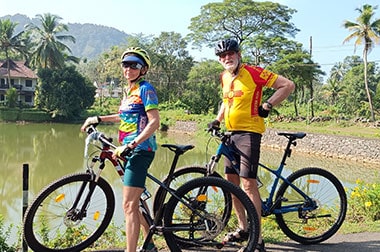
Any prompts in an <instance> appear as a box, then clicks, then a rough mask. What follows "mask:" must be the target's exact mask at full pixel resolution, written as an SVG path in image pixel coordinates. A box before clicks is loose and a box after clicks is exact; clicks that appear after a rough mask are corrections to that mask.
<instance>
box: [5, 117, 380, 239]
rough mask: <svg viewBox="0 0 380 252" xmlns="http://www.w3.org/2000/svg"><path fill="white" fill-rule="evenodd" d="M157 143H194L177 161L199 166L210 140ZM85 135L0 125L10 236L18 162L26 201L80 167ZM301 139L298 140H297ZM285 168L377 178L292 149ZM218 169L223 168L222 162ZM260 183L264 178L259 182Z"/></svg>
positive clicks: (370, 169) (166, 137)
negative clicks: (25, 180) (26, 185)
mask: <svg viewBox="0 0 380 252" xmlns="http://www.w3.org/2000/svg"><path fill="white" fill-rule="evenodd" d="M99 130H101V131H103V132H105V133H106V134H107V135H109V136H112V137H113V138H114V139H116V137H117V126H115V125H113V126H103V125H101V126H99ZM157 137H158V142H159V144H163V143H177V144H193V145H195V146H196V147H195V148H194V149H193V150H191V151H188V152H187V153H186V154H185V155H183V156H181V158H180V160H179V164H178V165H179V166H185V165H192V164H198V165H204V164H205V163H206V162H207V160H208V159H209V157H210V155H211V154H212V152H213V151H215V148H216V143H215V144H212V145H211V146H210V148H209V149H208V150H207V151H206V144H207V140H208V139H207V136H206V133H205V136H204V137H194V136H192V135H188V134H179V133H176V134H174V133H169V134H168V133H158V134H157ZM85 138H86V134H85V133H82V132H80V125H78V124H14V123H3V124H0V150H1V152H0V153H1V154H0V155H1V169H0V190H1V201H0V213H1V214H2V215H3V216H4V218H5V225H6V226H9V225H10V224H11V223H13V225H14V228H13V232H12V240H15V239H16V237H15V236H16V232H17V230H16V229H17V228H18V227H20V226H21V221H22V207H23V199H22V195H23V192H22V185H23V183H22V173H23V172H22V171H23V169H22V168H23V165H28V166H29V193H28V195H29V196H28V197H29V202H30V201H31V200H32V199H33V198H34V197H35V196H36V195H37V194H38V192H39V191H40V190H41V189H42V188H43V187H45V186H46V185H48V184H49V183H51V182H52V181H53V180H55V179H58V178H60V177H62V176H63V175H65V174H70V173H75V172H81V171H84V167H85V163H86V162H85V161H84V158H83V156H84V155H83V151H84V145H85V144H84V140H85ZM299 144H302V142H299ZM281 157H282V153H281V152H280V151H278V150H273V149H265V148H263V150H262V153H261V162H262V163H264V164H266V165H268V166H271V167H277V165H278V163H279V161H280V160H281ZM172 158H173V153H172V152H170V151H169V150H167V149H164V148H162V147H159V149H158V151H157V154H156V157H155V160H154V162H153V164H152V167H151V168H150V170H149V171H150V172H151V173H152V174H153V175H154V176H155V177H157V178H164V177H165V175H166V173H167V171H168V169H169V167H170V164H171V161H172ZM287 165H288V167H292V169H288V170H286V172H287V173H290V172H291V171H292V170H295V169H299V168H302V167H323V168H325V169H327V170H329V171H331V172H333V173H334V174H335V175H336V176H337V177H338V178H339V179H340V180H341V181H342V182H343V183H344V185H345V186H346V187H352V186H353V185H354V184H355V181H356V179H362V180H364V181H368V182H373V181H375V179H378V178H379V171H380V168H379V167H375V166H374V165H372V166H371V165H368V164H361V163H355V162H349V161H345V160H341V159H331V158H322V157H320V156H318V157H316V156H312V155H305V154H300V153H297V151H296V148H294V151H293V155H292V157H291V158H290V159H288V162H287ZM218 171H219V172H220V173H222V172H223V168H222V164H219V167H218ZM103 174H104V176H105V178H106V179H107V180H108V181H109V182H110V183H111V184H112V185H113V187H114V191H115V195H116V199H117V202H116V204H117V205H116V211H115V216H114V218H115V220H116V223H123V214H122V211H121V188H122V186H121V180H120V177H118V175H117V174H116V173H115V171H114V169H113V168H112V167H111V165H110V164H108V165H107V167H106V169H105V170H104V173H103ZM264 183H269V182H268V181H264ZM147 187H148V189H149V191H150V192H151V193H152V194H154V191H155V190H156V187H155V186H154V185H152V183H151V182H150V181H148V183H147Z"/></svg>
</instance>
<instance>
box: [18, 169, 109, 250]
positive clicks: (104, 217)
mask: <svg viewBox="0 0 380 252" xmlns="http://www.w3.org/2000/svg"><path fill="white" fill-rule="evenodd" d="M92 177H93V176H92V175H91V174H88V173H79V174H72V175H68V176H66V177H63V178H61V179H59V180H56V181H55V182H53V183H51V184H50V185H48V186H47V187H45V189H43V190H42V191H41V192H40V193H39V195H38V196H37V197H36V199H35V200H34V201H33V203H32V204H31V205H30V206H29V208H28V209H27V211H26V213H25V218H24V227H23V229H24V230H23V231H24V238H25V241H26V242H27V244H28V246H29V247H30V248H31V249H32V250H33V251H47V252H48V251H62V252H63V251H81V250H83V249H84V248H86V247H89V246H90V245H91V244H92V243H93V242H95V241H96V239H98V238H99V237H100V236H101V235H102V233H103V232H104V231H105V230H106V228H107V226H108V224H109V223H110V221H111V219H112V216H113V212H114V209H115V196H114V194H113V191H112V188H111V186H110V185H109V184H108V182H107V181H105V180H104V179H103V178H101V177H100V178H99V180H98V182H94V181H93V179H92ZM90 188H91V189H90ZM92 189H93V191H92ZM90 191H92V193H89V192H90ZM86 200H88V204H87V205H85V206H84V204H85V202H86ZM81 210H84V211H81Z"/></svg>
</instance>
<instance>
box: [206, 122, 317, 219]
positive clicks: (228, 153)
mask: <svg viewBox="0 0 380 252" xmlns="http://www.w3.org/2000/svg"><path fill="white" fill-rule="evenodd" d="M212 131H213V132H212V135H213V136H217V137H218V138H219V139H220V140H221V142H220V144H219V146H218V147H217V150H216V153H215V154H214V155H213V156H212V157H211V158H210V161H209V163H208V164H207V171H208V174H212V173H213V172H214V169H215V167H216V164H217V163H218V162H219V160H220V158H221V157H222V156H225V157H226V158H228V159H229V160H230V161H231V163H232V165H233V169H235V171H237V172H238V171H239V170H240V168H239V165H240V164H239V163H238V162H237V160H236V158H235V155H236V154H237V153H238V150H236V149H235V147H234V146H233V145H232V144H231V143H230V137H231V132H225V133H220V132H218V131H217V130H215V129H212ZM291 145H294V146H295V145H296V141H295V138H294V139H293V138H289V141H288V144H287V146H286V149H285V152H284V154H283V157H282V160H281V163H280V165H279V166H278V168H277V169H271V168H269V167H268V166H266V165H264V164H262V163H259V167H261V168H264V169H265V170H267V171H269V172H270V173H271V174H273V175H274V176H275V179H274V182H273V184H272V186H271V189H270V191H269V196H268V198H267V199H266V200H265V201H263V200H262V199H261V203H262V204H261V207H262V216H268V215H271V214H283V213H288V212H297V211H299V204H293V205H288V206H282V207H281V208H279V205H280V203H281V201H282V199H281V198H277V199H275V201H274V198H275V193H276V192H277V188H278V186H279V183H280V180H281V181H282V182H283V183H286V184H288V185H289V186H290V187H292V188H293V189H294V190H295V191H296V192H297V193H299V194H300V195H301V196H302V197H303V198H305V199H306V200H307V202H308V203H310V204H308V206H309V207H307V208H306V207H305V206H303V209H304V210H314V209H316V208H317V206H316V204H315V202H314V201H313V200H312V199H311V198H310V197H309V196H308V195H306V194H305V193H304V192H303V191H301V190H300V189H299V188H298V187H297V186H295V185H294V184H292V183H290V182H289V180H288V179H287V178H285V177H284V176H282V172H283V170H284V167H285V164H286V163H285V161H286V159H287V157H290V155H291V151H292V150H291Z"/></svg>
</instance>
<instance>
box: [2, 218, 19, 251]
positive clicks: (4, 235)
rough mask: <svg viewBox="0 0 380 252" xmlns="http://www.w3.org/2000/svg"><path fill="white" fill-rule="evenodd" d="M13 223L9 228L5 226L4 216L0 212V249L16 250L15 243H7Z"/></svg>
mask: <svg viewBox="0 0 380 252" xmlns="http://www.w3.org/2000/svg"><path fill="white" fill-rule="evenodd" d="M11 229H12V225H11V226H9V227H8V228H6V227H4V217H3V216H2V215H1V214H0V251H6V252H16V251H17V250H16V247H15V245H9V244H7V239H9V236H10V233H11Z"/></svg>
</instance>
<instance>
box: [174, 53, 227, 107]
mask: <svg viewBox="0 0 380 252" xmlns="http://www.w3.org/2000/svg"><path fill="white" fill-rule="evenodd" d="M222 71H223V68H222V66H221V65H220V64H219V63H218V62H217V61H212V60H208V61H203V62H200V63H198V64H196V65H194V66H193V67H192V68H191V71H190V73H189V76H188V81H187V90H186V91H185V92H184V93H183V96H182V97H181V100H182V102H183V103H184V104H186V105H187V106H188V110H189V111H191V113H195V114H208V113H209V112H211V113H217V111H218V105H219V102H220V101H221V87H220V79H219V76H220V73H221V72H222Z"/></svg>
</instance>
